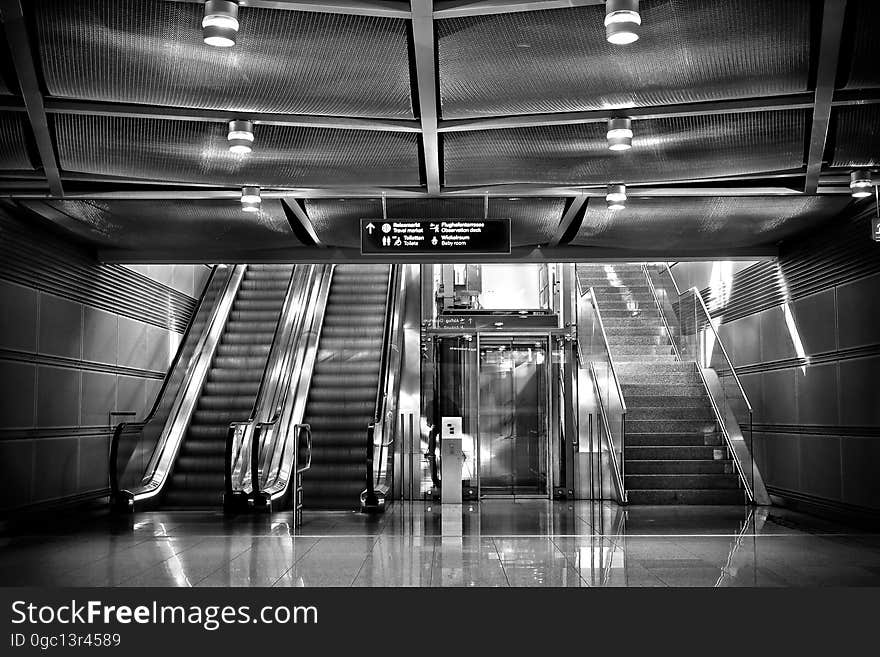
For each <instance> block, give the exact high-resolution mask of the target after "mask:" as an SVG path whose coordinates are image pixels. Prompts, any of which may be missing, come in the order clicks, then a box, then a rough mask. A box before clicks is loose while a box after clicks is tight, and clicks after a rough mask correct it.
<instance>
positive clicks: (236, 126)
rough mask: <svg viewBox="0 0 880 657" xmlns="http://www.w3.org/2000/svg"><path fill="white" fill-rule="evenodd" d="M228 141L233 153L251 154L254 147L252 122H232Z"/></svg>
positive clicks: (227, 136)
mask: <svg viewBox="0 0 880 657" xmlns="http://www.w3.org/2000/svg"><path fill="white" fill-rule="evenodd" d="M226 141H227V142H228V143H229V150H230V151H232V152H233V153H250V152H251V150H253V145H254V124H253V123H252V122H250V121H230V122H229V134H228V135H226Z"/></svg>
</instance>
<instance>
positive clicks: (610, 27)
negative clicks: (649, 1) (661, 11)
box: [605, 0, 642, 46]
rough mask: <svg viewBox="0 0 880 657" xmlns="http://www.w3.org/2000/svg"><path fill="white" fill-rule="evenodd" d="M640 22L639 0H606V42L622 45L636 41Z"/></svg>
mask: <svg viewBox="0 0 880 657" xmlns="http://www.w3.org/2000/svg"><path fill="white" fill-rule="evenodd" d="M641 24H642V17H641V15H639V0H607V2H606V3H605V38H606V39H608V43H613V44H614V45H617V46H624V45H626V44H628V43H633V42H634V41H638V39H639V32H638V28H639V26H640V25H641Z"/></svg>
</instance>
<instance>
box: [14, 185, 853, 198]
mask: <svg viewBox="0 0 880 657" xmlns="http://www.w3.org/2000/svg"><path fill="white" fill-rule="evenodd" d="M605 191H606V189H605V185H602V186H601V187H598V186H597V187H594V188H589V189H588V188H583V187H541V186H534V187H523V186H521V185H498V186H495V187H491V188H486V190H485V191H477V190H470V189H468V190H461V191H451V192H450V191H444V192H441V193H440V194H429V193H427V192H426V191H425V190H405V189H391V188H362V187H361V188H359V187H345V188H327V189H275V190H271V189H265V188H263V189H262V190H261V191H260V195H261V196H262V197H263V199H283V198H307V199H320V198H340V199H341V198H347V199H355V198H371V199H378V198H381V197H382V196H383V195H384V196H385V197H386V198H429V197H438V196H439V197H441V198H461V197H473V198H482V197H485V196H486V194H488V195H489V197H490V198H497V197H524V198H532V197H559V196H568V197H574V196H583V197H590V198H594V197H595V198H604V197H605ZM821 191H822V193H825V194H849V193H850V190H849V187H844V186H841V187H827V188H822V190H821ZM801 194H802V192H801V191H800V190H798V189H792V188H791V187H768V186H764V187H756V186H751V187H749V186H746V187H731V186H726V187H686V186H673V187H652V186H647V185H646V186H643V187H642V186H640V187H633V186H628V187H627V195H628V196H630V197H631V198H639V197H643V198H650V197H700V196H709V197H719V196H798V195H801ZM240 197H241V191H240V190H239V189H208V188H204V189H192V188H191V189H176V188H168V189H155V190H142V189H131V190H127V189H123V190H112V191H108V190H107V189H106V188H104V189H95V190H77V191H68V192H67V193H66V194H65V196H64V198H65V199H103V200H109V199H114V200H140V201H144V200H178V201H194V200H210V199H233V200H238V199H239V198H240ZM0 198H14V199H22V200H24V199H43V200H47V199H52V198H57V197H56V196H54V195H53V194H51V193H46V192H42V191H28V190H5V189H4V186H2V185H0Z"/></svg>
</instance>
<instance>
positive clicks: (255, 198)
mask: <svg viewBox="0 0 880 657" xmlns="http://www.w3.org/2000/svg"><path fill="white" fill-rule="evenodd" d="M261 202H262V199H261V198H260V188H259V187H242V188H241V209H242V210H244V211H245V212H259V211H260V203H261Z"/></svg>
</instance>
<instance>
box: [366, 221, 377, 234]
mask: <svg viewBox="0 0 880 657" xmlns="http://www.w3.org/2000/svg"><path fill="white" fill-rule="evenodd" d="M374 230H376V226H375V225H374V224H373V222H372V221H371V222H370V223H368V224H367V232H368V233H369V234H370V235H372V234H373V231H374Z"/></svg>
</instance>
